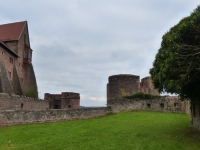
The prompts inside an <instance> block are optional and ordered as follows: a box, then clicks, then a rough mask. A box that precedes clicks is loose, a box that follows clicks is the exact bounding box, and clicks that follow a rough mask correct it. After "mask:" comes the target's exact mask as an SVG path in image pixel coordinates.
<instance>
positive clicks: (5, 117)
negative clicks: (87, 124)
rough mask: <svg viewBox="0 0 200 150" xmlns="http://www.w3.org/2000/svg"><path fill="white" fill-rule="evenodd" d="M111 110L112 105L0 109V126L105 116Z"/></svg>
mask: <svg viewBox="0 0 200 150" xmlns="http://www.w3.org/2000/svg"><path fill="white" fill-rule="evenodd" d="M110 112H111V110H110V107H100V108H85V109H71V110H66V109H49V110H42V111H22V110H19V111H17V110H6V111H0V126H10V125H18V124H30V123H44V122H56V121H64V120H74V119H87V118H94V117H100V116H105V115H107V114H109V113H110Z"/></svg>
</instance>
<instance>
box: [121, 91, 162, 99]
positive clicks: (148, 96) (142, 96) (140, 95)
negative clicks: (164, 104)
mask: <svg viewBox="0 0 200 150" xmlns="http://www.w3.org/2000/svg"><path fill="white" fill-rule="evenodd" d="M123 97H124V98H127V99H134V98H140V99H155V98H160V97H161V96H160V95H154V94H145V93H143V92H138V93H134V94H131V95H128V96H123Z"/></svg>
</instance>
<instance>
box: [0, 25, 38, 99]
mask: <svg viewBox="0 0 200 150" xmlns="http://www.w3.org/2000/svg"><path fill="white" fill-rule="evenodd" d="M32 51H33V50H32V49H31V47H30V40H29V33H28V24H27V21H22V22H15V23H10V24H3V25H0V92H1V93H9V94H17V95H23V94H25V93H28V92H29V91H34V93H35V97H37V96H38V95H37V94H38V92H37V83H36V78H35V73H34V69H33V65H32Z"/></svg>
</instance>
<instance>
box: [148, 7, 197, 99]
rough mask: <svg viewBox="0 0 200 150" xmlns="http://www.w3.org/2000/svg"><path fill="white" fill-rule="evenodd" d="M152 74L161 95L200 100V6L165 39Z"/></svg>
mask: <svg viewBox="0 0 200 150" xmlns="http://www.w3.org/2000/svg"><path fill="white" fill-rule="evenodd" d="M150 74H151V78H152V81H153V84H154V86H155V88H157V89H158V90H159V92H168V93H176V94H179V96H180V97H181V98H190V99H196V98H199V97H200V6H198V7H197V8H196V9H195V10H194V11H193V12H192V13H191V15H190V16H188V17H185V18H183V19H182V20H181V21H180V22H179V23H178V24H177V25H175V26H174V27H172V28H171V29H170V31H169V32H167V33H166V34H165V35H164V36H163V37H162V43H161V47H160V49H159V50H158V53H157V55H156V58H155V61H154V63H153V68H151V69H150Z"/></svg>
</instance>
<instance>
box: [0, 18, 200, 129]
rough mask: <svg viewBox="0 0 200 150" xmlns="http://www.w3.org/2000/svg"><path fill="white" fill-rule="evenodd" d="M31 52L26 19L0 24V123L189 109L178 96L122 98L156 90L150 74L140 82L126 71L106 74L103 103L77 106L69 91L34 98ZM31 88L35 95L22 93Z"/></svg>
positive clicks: (198, 106)
mask: <svg viewBox="0 0 200 150" xmlns="http://www.w3.org/2000/svg"><path fill="white" fill-rule="evenodd" d="M32 52H33V50H32V49H31V47H30V40H29V33H28V24H27V21H22V22H15V23H10V24H3V25H0V125H13V124H24V123H34V122H51V121H58V120H71V119H82V118H92V117H97V116H103V115H106V114H108V113H113V112H119V111H122V110H151V111H163V112H182V113H191V111H190V109H189V108H190V102H189V101H180V99H179V98H178V97H163V98H159V99H151V100H145V99H134V100H130V99H124V98H123V96H125V95H130V94H133V93H136V92H144V93H149V94H159V92H158V91H157V90H156V89H154V86H153V84H152V82H151V78H150V77H145V78H143V79H141V82H140V77H139V76H135V75H130V74H119V75H113V76H110V77H109V79H108V84H107V107H100V108H87V109H80V94H79V93H73V92H62V93H61V94H50V93H45V98H44V100H40V99H37V97H38V95H37V94H38V92H37V83H36V77H35V73H34V69H33V65H32ZM32 92H34V93H35V95H34V97H35V98H30V97H26V96H28V95H29V94H30V93H32ZM22 95H26V96H22ZM31 96H33V95H31ZM191 108H192V116H193V126H194V127H196V128H198V129H200V123H199V122H200V121H199V120H200V111H199V110H200V102H199V101H198V100H197V101H196V102H194V103H193V104H192V105H191Z"/></svg>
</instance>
